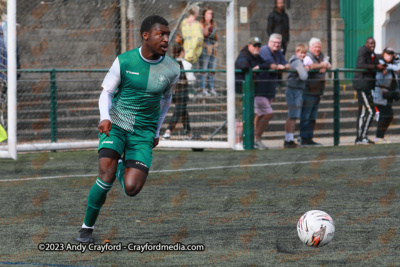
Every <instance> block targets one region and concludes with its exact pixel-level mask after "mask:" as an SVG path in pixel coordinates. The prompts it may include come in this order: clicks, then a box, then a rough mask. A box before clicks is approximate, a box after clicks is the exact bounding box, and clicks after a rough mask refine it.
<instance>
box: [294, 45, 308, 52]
mask: <svg viewBox="0 0 400 267" xmlns="http://www.w3.org/2000/svg"><path fill="white" fill-rule="evenodd" d="M307 50H308V47H307V45H306V44H303V43H300V44H298V45H296V53H297V52H298V51H300V52H304V53H305V52H307Z"/></svg>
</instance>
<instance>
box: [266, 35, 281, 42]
mask: <svg viewBox="0 0 400 267" xmlns="http://www.w3.org/2000/svg"><path fill="white" fill-rule="evenodd" d="M272 39H279V40H281V41H282V35H280V34H279V33H273V34H271V36H270V37H269V41H272Z"/></svg>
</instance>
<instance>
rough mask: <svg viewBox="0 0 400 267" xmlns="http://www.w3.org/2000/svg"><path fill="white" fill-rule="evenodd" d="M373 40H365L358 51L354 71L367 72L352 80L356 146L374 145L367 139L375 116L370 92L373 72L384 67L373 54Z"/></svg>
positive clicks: (373, 77)
mask: <svg viewBox="0 0 400 267" xmlns="http://www.w3.org/2000/svg"><path fill="white" fill-rule="evenodd" d="M374 50H375V40H374V38H372V37H369V38H367V41H366V42H365V45H363V46H362V47H360V49H359V50H358V56H357V64H356V69H367V70H369V71H367V72H356V73H355V74H354V79H353V87H354V89H355V90H357V99H358V114H357V126H356V127H357V137H356V140H355V143H356V145H369V144H374V142H373V141H371V140H369V139H368V137H367V133H368V129H369V126H370V124H371V122H372V118H373V117H374V114H375V106H374V103H373V99H372V93H371V91H372V90H373V89H374V87H375V74H376V73H375V72H374V70H384V69H385V66H384V65H382V64H379V62H378V60H377V59H376V56H375V53H374Z"/></svg>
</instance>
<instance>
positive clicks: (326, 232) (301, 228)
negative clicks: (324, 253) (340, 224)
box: [297, 210, 335, 247]
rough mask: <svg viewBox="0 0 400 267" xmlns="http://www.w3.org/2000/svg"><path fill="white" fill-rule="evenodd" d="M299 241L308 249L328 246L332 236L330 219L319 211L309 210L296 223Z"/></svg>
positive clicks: (332, 224)
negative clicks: (308, 247)
mask: <svg viewBox="0 0 400 267" xmlns="http://www.w3.org/2000/svg"><path fill="white" fill-rule="evenodd" d="M297 233H298V235H299V238H300V240H301V241H302V242H303V243H304V244H306V245H307V246H310V247H322V246H324V245H326V244H328V243H329V242H330V241H331V240H332V238H333V236H334V234H335V225H334V223H333V220H332V217H331V216H330V215H329V214H328V213H326V212H324V211H321V210H310V211H307V212H306V213H304V214H303V216H301V217H300V219H299V222H298V223H297Z"/></svg>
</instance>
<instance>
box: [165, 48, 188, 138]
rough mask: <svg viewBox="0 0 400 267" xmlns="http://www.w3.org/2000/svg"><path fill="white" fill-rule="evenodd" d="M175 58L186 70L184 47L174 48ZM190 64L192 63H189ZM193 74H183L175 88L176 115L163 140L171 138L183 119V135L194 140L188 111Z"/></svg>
mask: <svg viewBox="0 0 400 267" xmlns="http://www.w3.org/2000/svg"><path fill="white" fill-rule="evenodd" d="M173 57H174V58H175V59H176V61H177V62H178V63H179V66H180V68H181V69H184V64H183V62H185V61H186V60H185V59H184V57H185V51H184V50H183V47H182V46H181V45H179V44H177V45H175V46H174V49H173ZM189 64H190V63H189ZM190 74H191V75H193V73H188V72H186V73H183V72H181V74H180V77H179V81H178V83H177V85H176V86H175V93H174V94H173V95H172V103H174V104H175V109H174V113H173V114H172V117H171V119H170V121H169V124H168V127H167V130H166V131H165V133H164V135H163V140H166V139H169V138H170V137H171V132H172V131H173V130H174V129H175V126H176V124H177V123H178V121H179V120H180V119H181V120H182V124H183V133H184V135H185V136H187V139H188V140H190V139H192V134H191V128H190V120H189V113H188V111H187V102H188V100H189V90H188V80H189V79H190V77H191V75H190Z"/></svg>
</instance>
